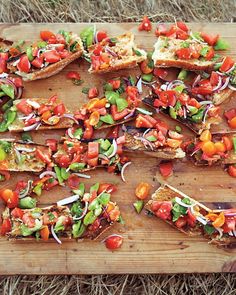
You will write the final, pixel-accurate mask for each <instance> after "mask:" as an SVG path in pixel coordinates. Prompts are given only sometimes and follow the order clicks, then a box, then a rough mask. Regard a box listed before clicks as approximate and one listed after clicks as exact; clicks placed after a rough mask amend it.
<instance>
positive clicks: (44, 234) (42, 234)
mask: <svg viewBox="0 0 236 295" xmlns="http://www.w3.org/2000/svg"><path fill="white" fill-rule="evenodd" d="M49 235H50V231H49V228H48V226H47V225H46V226H44V227H43V228H42V229H41V230H40V237H41V238H42V240H43V241H45V242H46V241H48V239H49Z"/></svg>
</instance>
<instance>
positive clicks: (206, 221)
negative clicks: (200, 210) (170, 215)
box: [190, 206, 208, 225]
mask: <svg viewBox="0 0 236 295" xmlns="http://www.w3.org/2000/svg"><path fill="white" fill-rule="evenodd" d="M193 207H194V206H191V207H190V211H191V213H192V214H193V215H194V216H195V217H196V219H197V220H198V221H199V222H200V223H202V224H203V225H206V224H207V223H208V220H207V219H206V218H205V217H204V216H199V215H197V214H196V212H195V211H194V209H193Z"/></svg>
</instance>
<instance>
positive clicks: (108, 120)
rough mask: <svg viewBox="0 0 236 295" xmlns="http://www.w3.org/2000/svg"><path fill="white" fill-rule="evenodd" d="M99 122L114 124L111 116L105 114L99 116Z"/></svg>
mask: <svg viewBox="0 0 236 295" xmlns="http://www.w3.org/2000/svg"><path fill="white" fill-rule="evenodd" d="M100 121H102V122H104V123H107V124H110V125H111V124H114V123H115V121H114V120H113V118H112V115H110V114H107V115H105V116H101V117H100Z"/></svg>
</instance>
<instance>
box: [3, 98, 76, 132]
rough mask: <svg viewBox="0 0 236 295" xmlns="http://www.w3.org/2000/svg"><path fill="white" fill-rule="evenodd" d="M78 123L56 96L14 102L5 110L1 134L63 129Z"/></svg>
mask: <svg viewBox="0 0 236 295" xmlns="http://www.w3.org/2000/svg"><path fill="white" fill-rule="evenodd" d="M74 122H76V123H78V122H77V121H76V120H75V119H74V117H73V115H72V114H71V113H70V112H69V111H68V110H67V109H66V107H65V105H64V103H62V102H61V101H60V100H59V99H58V98H57V96H56V95H54V96H52V97H50V98H49V99H47V98H27V99H20V100H14V102H13V105H12V106H10V107H9V108H8V109H6V110H5V112H4V114H3V117H2V121H1V123H0V132H5V131H7V130H9V131H12V132H22V131H31V130H47V129H63V128H69V127H72V126H73V124H74Z"/></svg>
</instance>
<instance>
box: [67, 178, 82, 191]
mask: <svg viewBox="0 0 236 295" xmlns="http://www.w3.org/2000/svg"><path fill="white" fill-rule="evenodd" d="M67 183H68V186H69V188H71V189H78V187H79V183H80V179H79V176H78V175H76V174H71V175H70V176H69V178H68V180H67Z"/></svg>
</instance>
